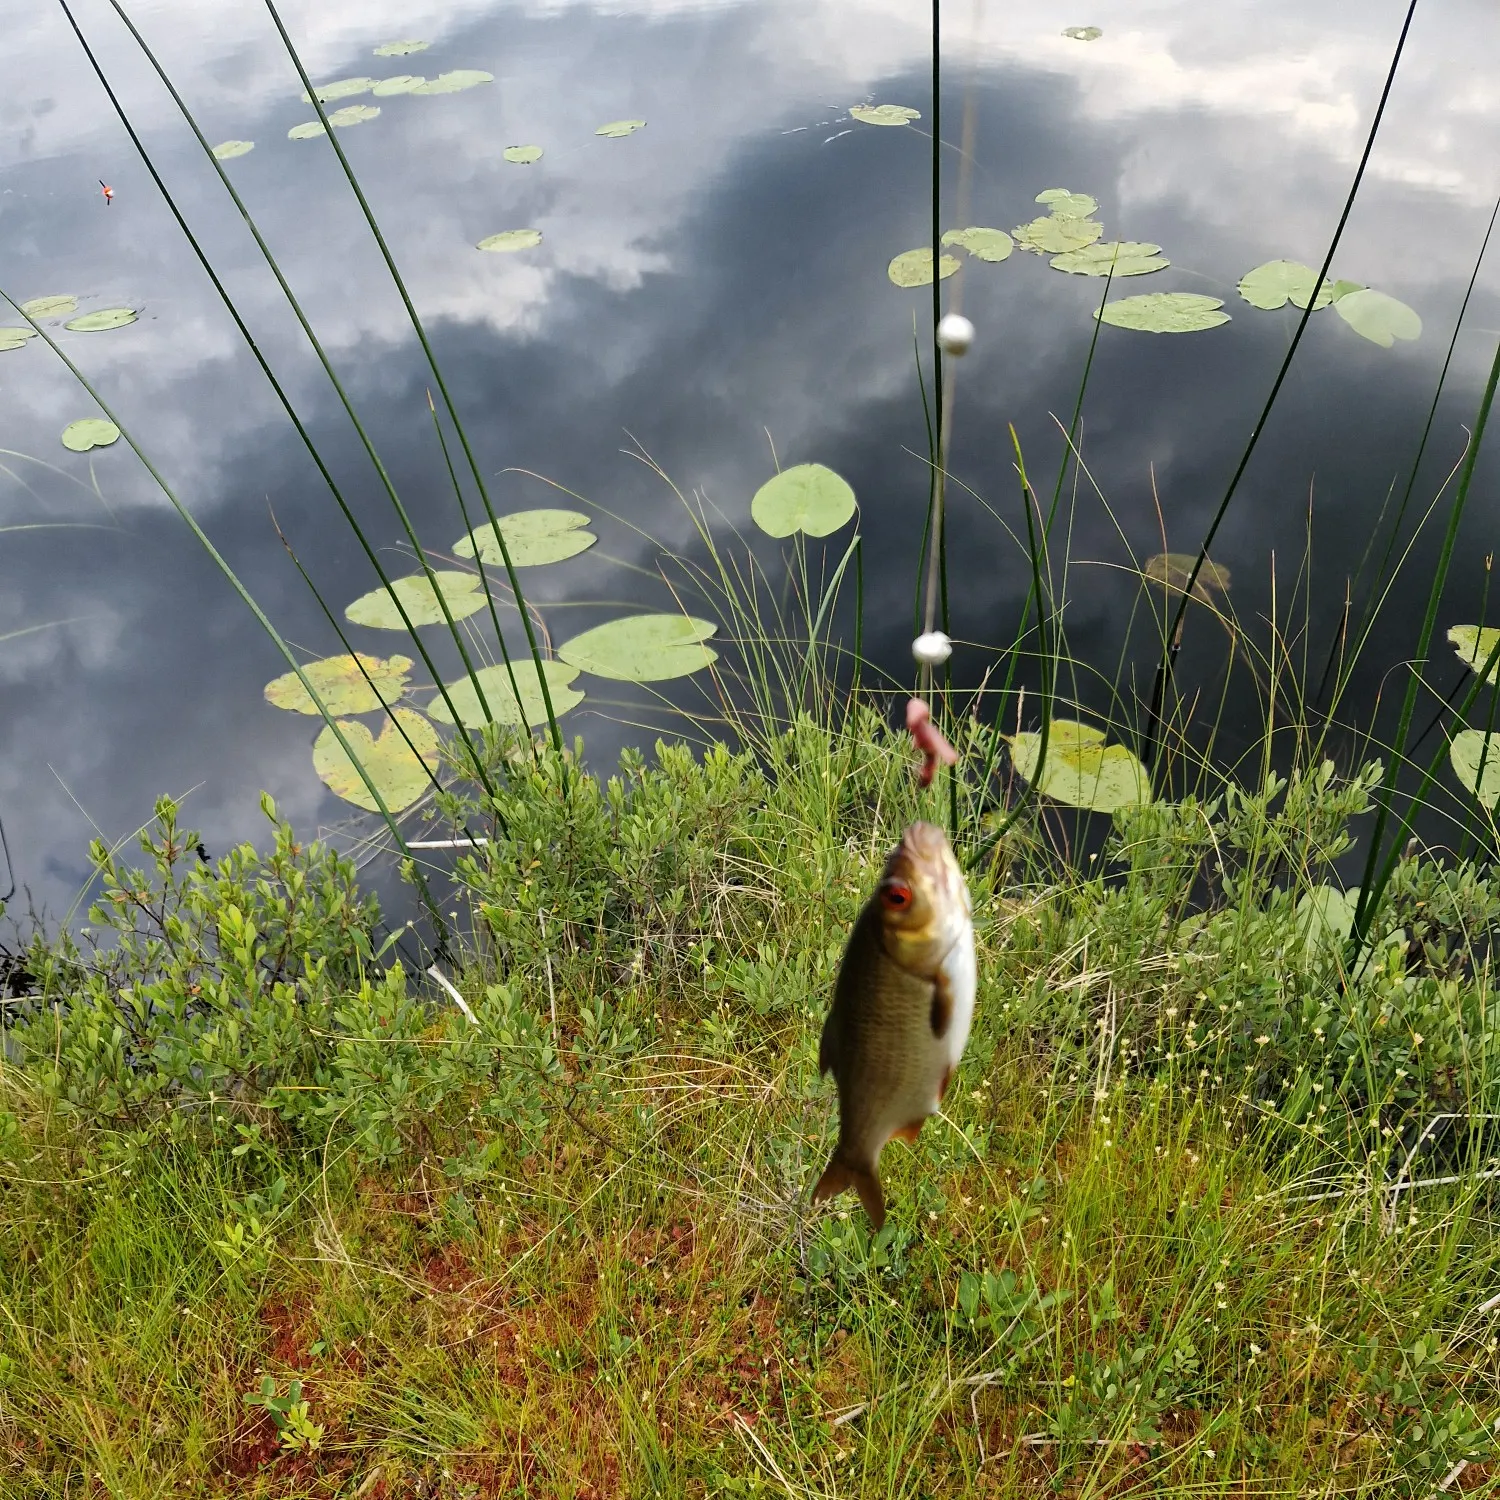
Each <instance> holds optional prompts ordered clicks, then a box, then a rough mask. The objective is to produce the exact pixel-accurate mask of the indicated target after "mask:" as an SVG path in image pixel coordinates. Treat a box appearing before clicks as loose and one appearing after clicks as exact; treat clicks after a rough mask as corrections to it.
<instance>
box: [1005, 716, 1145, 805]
mask: <svg viewBox="0 0 1500 1500" xmlns="http://www.w3.org/2000/svg"><path fill="white" fill-rule="evenodd" d="M1103 741H1104V735H1103V734H1102V733H1101V732H1100V731H1099V730H1097V729H1094V728H1093V727H1092V726H1091V725H1088V724H1078V723H1075V722H1074V721H1072V720H1069V719H1057V720H1054V721H1053V724H1052V730H1051V733H1050V734H1049V735H1048V737H1047V758H1046V761H1045V763H1044V764H1042V766H1041V781H1040V782H1039V783H1038V784H1037V791H1038V792H1039V793H1040V794H1041V795H1042V796H1044V797H1051V798H1052V799H1053V801H1055V802H1063V803H1066V804H1067V805H1068V806H1069V807H1083V808H1087V809H1089V810H1090V811H1091V812H1114V811H1115V809H1116V808H1120V807H1131V806H1134V805H1136V804H1137V803H1143V802H1149V801H1150V800H1151V778H1150V777H1149V776H1148V775H1147V774H1146V768H1145V767H1144V766H1143V765H1142V764H1141V763H1140V761H1139V760H1137V759H1136V758H1135V756H1134V755H1132V754H1131V753H1130V751H1129V750H1127V749H1126V748H1125V746H1124V745H1106V744H1104V743H1103ZM1041 751H1042V737H1041V735H1040V734H1035V733H1031V732H1025V733H1021V734H1018V735H1015V736H1013V737H1012V738H1011V741H1010V758H1011V763H1012V764H1013V765H1014V766H1015V768H1016V774H1017V775H1018V776H1020V777H1021V778H1022V780H1024V781H1028V782H1030V781H1033V780H1035V778H1036V774H1037V767H1038V762H1039V761H1040V760H1041Z"/></svg>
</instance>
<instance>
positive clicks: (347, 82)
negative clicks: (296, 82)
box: [302, 78, 376, 104]
mask: <svg viewBox="0 0 1500 1500" xmlns="http://www.w3.org/2000/svg"><path fill="white" fill-rule="evenodd" d="M375 84H376V80H375V79H373V78H339V79H336V80H335V81H334V82H333V83H324V84H319V86H318V89H317V95H318V98H319V99H321V100H322V102H323V103H324V104H331V103H332V102H333V101H334V100H335V99H352V98H353V97H354V96H355V95H356V94H368V93H369V92H370V90H371V89H372V88H374V87H375ZM312 101H313V96H312V95H311V94H309V93H308V92H307V90H306V89H303V90H302V102H303V103H304V104H311V103H312Z"/></svg>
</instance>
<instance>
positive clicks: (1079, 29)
mask: <svg viewBox="0 0 1500 1500" xmlns="http://www.w3.org/2000/svg"><path fill="white" fill-rule="evenodd" d="M1063 35H1064V36H1065V37H1067V39H1068V40H1069V41H1070V42H1097V41H1098V40H1099V38H1100V37H1101V36H1103V35H1104V33H1103V32H1102V31H1100V30H1099V28H1098V27H1097V26H1064V27H1063Z"/></svg>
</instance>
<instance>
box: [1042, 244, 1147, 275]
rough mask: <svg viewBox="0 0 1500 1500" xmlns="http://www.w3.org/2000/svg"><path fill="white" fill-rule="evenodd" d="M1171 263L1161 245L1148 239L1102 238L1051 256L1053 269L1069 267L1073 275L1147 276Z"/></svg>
mask: <svg viewBox="0 0 1500 1500" xmlns="http://www.w3.org/2000/svg"><path fill="white" fill-rule="evenodd" d="M1171 264H1172V262H1171V261H1169V260H1168V259H1167V258H1166V256H1164V255H1163V254H1162V253H1161V246H1160V245H1153V244H1151V243H1150V242H1149V241H1147V240H1101V241H1100V242H1099V243H1098V244H1094V245H1085V246H1084V247H1083V249H1081V250H1068V251H1066V252H1065V253H1064V254H1062V255H1058V256H1054V257H1053V260H1052V269H1053V270H1054V271H1070V272H1071V273H1072V274H1073V275H1074V276H1108V275H1110V274H1111V272H1113V274H1114V275H1115V276H1116V277H1120V276H1147V275H1149V274H1150V273H1151V272H1152V271H1164V270H1165V269H1166V268H1167V267H1168V266H1170V265H1171Z"/></svg>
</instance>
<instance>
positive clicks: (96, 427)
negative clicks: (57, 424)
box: [62, 417, 120, 453]
mask: <svg viewBox="0 0 1500 1500" xmlns="http://www.w3.org/2000/svg"><path fill="white" fill-rule="evenodd" d="M119 440H120V429H119V428H118V427H116V426H115V424H114V423H113V422H111V421H108V420H107V419H106V418H104V417H84V418H82V419H81V420H80V421H77V422H69V423H68V425H67V426H66V427H64V428H63V430H62V445H63V447H64V448H71V449H72V450H73V452H74V453H87V452H88V451H89V449H90V448H107V447H109V445H110V444H111V443H116V442H118V441H119Z"/></svg>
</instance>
